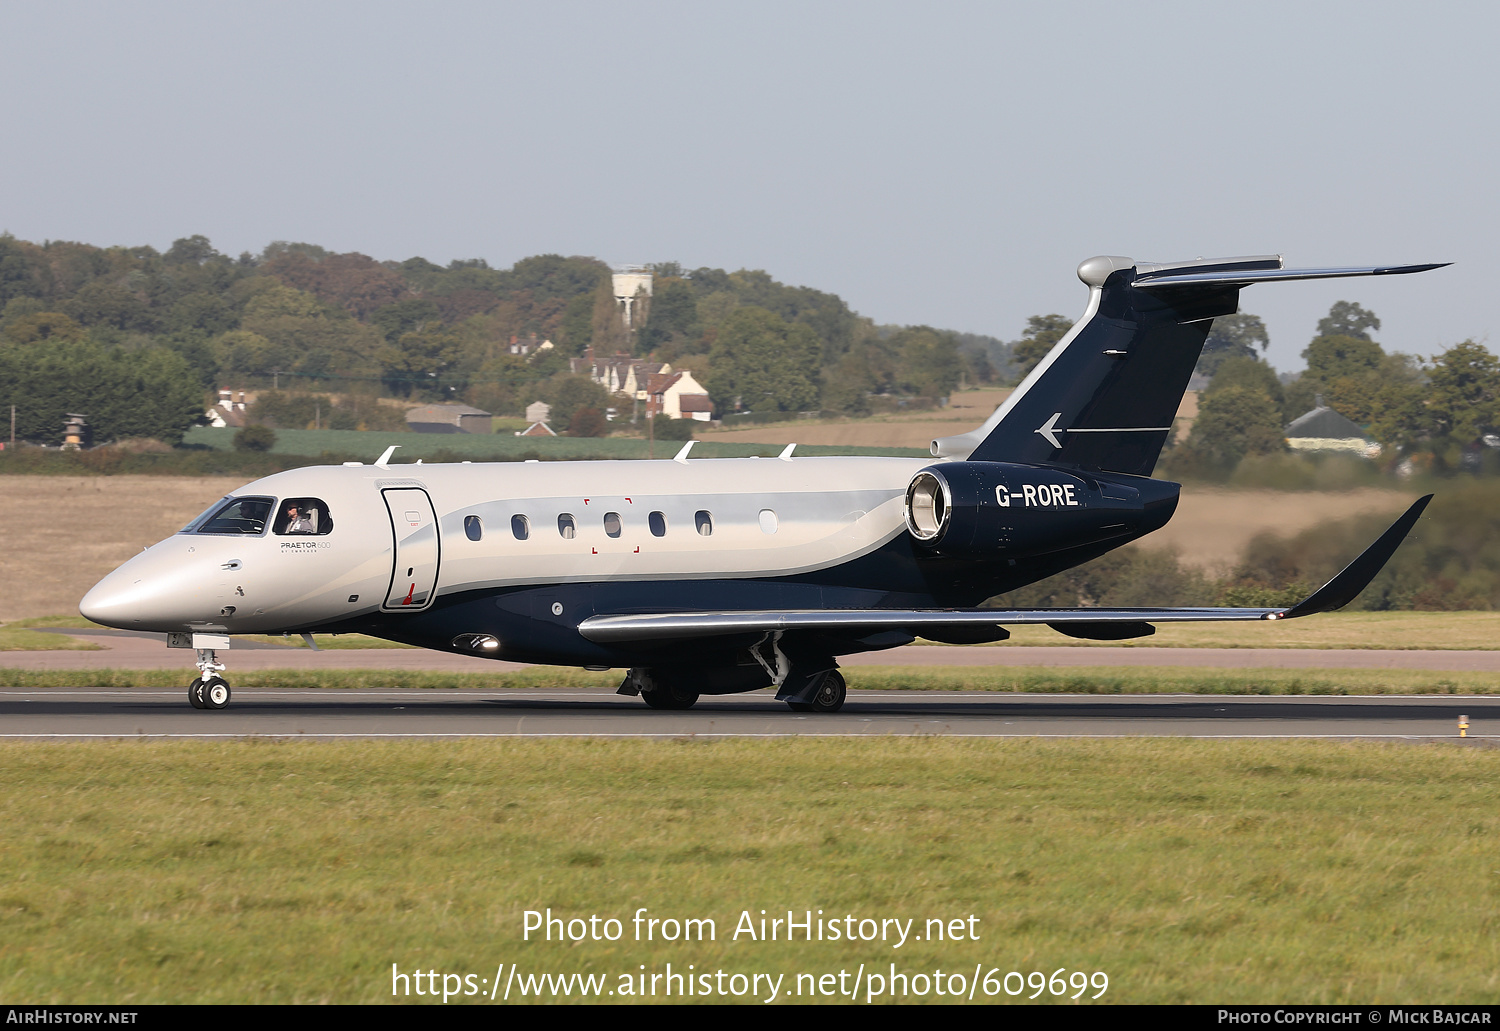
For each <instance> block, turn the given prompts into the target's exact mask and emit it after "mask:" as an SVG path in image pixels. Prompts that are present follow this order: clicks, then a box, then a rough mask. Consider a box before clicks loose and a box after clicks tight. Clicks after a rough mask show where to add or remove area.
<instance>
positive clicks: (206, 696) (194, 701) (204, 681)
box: [188, 648, 229, 709]
mask: <svg viewBox="0 0 1500 1031" xmlns="http://www.w3.org/2000/svg"><path fill="white" fill-rule="evenodd" d="M197 652H198V674H199V675H198V677H197V679H195V680H194V681H193V682H192V683H191V684H189V685H188V704H190V705H192V707H193V708H195V709H222V708H224V707H225V706H226V705H228V704H229V682H228V681H227V680H225V679H224V678H223V677H221V676H219V674H220V673H221V672H223V671H224V669H225V666H224V664H223V663H222V662H220V661H219V658H218V654H217V652H216V651H215V650H214V649H212V648H199V649H197Z"/></svg>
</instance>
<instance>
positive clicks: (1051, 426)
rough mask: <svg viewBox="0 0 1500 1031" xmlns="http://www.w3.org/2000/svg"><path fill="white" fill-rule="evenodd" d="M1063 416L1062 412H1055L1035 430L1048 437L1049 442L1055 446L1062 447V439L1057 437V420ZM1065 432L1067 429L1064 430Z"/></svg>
mask: <svg viewBox="0 0 1500 1031" xmlns="http://www.w3.org/2000/svg"><path fill="white" fill-rule="evenodd" d="M1061 418H1062V412H1054V413H1053V414H1052V418H1050V419H1048V420H1047V421H1046V422H1044V423H1042V424H1041V425H1040V426H1038V427H1037V428H1036V430H1035V431H1034V432H1036V433H1040V434H1041V435H1042V436H1044V437H1046V438H1047V443H1049V444H1051V445H1052V446H1053V447H1062V441H1060V440H1058V439H1057V420H1058V419H1061ZM1063 432H1064V433H1066V432H1067V431H1066V430H1064V431H1063Z"/></svg>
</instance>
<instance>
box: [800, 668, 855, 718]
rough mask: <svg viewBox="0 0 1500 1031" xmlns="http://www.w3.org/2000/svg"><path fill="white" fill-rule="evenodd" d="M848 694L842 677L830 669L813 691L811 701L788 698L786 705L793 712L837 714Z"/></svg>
mask: <svg viewBox="0 0 1500 1031" xmlns="http://www.w3.org/2000/svg"><path fill="white" fill-rule="evenodd" d="M848 694H849V685H847V684H846V683H844V675H843V674H842V673H840V672H839V671H838V670H836V669H831V670H829V671H828V672H827V673H824V674H823V682H822V683H820V684H819V685H818V686H817V687H816V688H814V689H813V692H812V700H811V701H794V700H792V699H790V698H788V699H787V702H786V704H787V707H788V708H789V709H791V710H792V711H793V712H838V711H839V710H840V709H842V708H843V707H844V699H845V698H846V697H847V696H848Z"/></svg>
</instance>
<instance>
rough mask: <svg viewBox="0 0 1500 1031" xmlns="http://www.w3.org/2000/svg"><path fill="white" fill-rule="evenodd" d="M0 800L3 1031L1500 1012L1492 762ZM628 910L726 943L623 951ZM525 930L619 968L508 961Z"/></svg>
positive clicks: (56, 767) (273, 774) (448, 765)
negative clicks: (311, 1021)
mask: <svg viewBox="0 0 1500 1031" xmlns="http://www.w3.org/2000/svg"><path fill="white" fill-rule="evenodd" d="M0 774H3V777H4V779H5V783H6V784H7V785H9V786H11V790H8V791H6V792H4V793H3V794H0V819H3V821H4V826H5V827H6V834H5V835H4V836H3V837H0V871H3V873H0V877H3V882H0V928H3V931H0V991H3V993H4V996H5V997H6V998H7V999H9V1000H11V1001H12V1002H16V1003H22V1002H24V1003H80V1002H97V1003H105V1002H109V1003H124V1004H133V1003H187V1002H194V1003H222V1002H256V1003H292V1002H302V1003H306V1002H334V1003H367V1002H382V1001H389V1000H390V999H391V987H392V978H391V969H392V964H393V963H394V964H398V965H399V966H400V968H401V969H402V970H403V971H407V972H410V971H413V970H415V969H418V968H420V969H422V970H424V971H427V970H435V971H438V972H439V974H440V975H441V974H443V973H452V974H460V975H461V974H466V973H468V974H473V975H474V976H475V978H476V981H477V979H478V978H490V977H493V976H494V971H495V968H496V965H497V964H499V963H505V964H507V969H508V967H509V964H512V963H514V964H517V965H519V967H520V968H521V971H522V973H533V974H537V973H554V974H572V973H597V974H603V975H606V981H605V983H606V984H607V985H608V986H610V987H614V986H616V985H618V984H619V983H620V975H622V974H630V975H635V974H639V973H640V972H641V967H642V966H644V967H645V969H646V972H647V973H661V972H664V968H665V965H666V964H667V963H669V962H670V963H671V964H673V967H674V969H675V970H676V971H678V972H682V971H683V970H684V969H685V968H686V967H687V966H688V965H689V964H692V965H693V966H694V968H695V970H697V971H700V972H701V971H708V972H712V971H716V970H720V969H722V970H725V971H727V972H739V973H744V974H747V975H749V974H755V973H762V974H771V975H775V974H781V975H783V977H784V980H783V982H782V985H783V989H782V990H783V996H782V998H783V1000H786V999H787V996H786V993H788V992H792V991H794V990H795V986H796V975H797V974H799V973H811V974H815V975H823V974H829V973H832V974H837V973H838V972H839V971H841V970H843V971H846V972H847V973H848V975H849V976H850V977H851V978H852V976H853V974H854V972H855V970H856V968H857V967H858V966H859V965H860V964H865V966H866V970H867V971H887V970H888V969H889V965H890V964H891V963H895V964H897V965H898V967H899V968H900V969H901V970H902V971H905V972H907V973H908V974H911V973H917V972H924V973H927V974H929V975H930V974H931V973H932V971H933V970H934V969H935V968H941V969H942V970H943V971H945V972H946V973H948V974H950V975H951V973H953V972H961V973H963V974H965V976H970V975H972V972H973V970H974V968H975V966H976V965H978V966H979V967H980V968H981V969H982V970H989V969H992V968H998V970H999V972H1000V974H1001V975H1002V976H1003V974H1004V973H1005V972H1007V971H1011V970H1017V971H1021V972H1029V971H1033V970H1041V971H1044V972H1046V973H1050V972H1051V971H1053V970H1056V969H1057V968H1059V967H1061V968H1064V969H1065V970H1066V971H1074V970H1082V971H1087V972H1093V971H1104V972H1105V973H1107V974H1108V976H1109V990H1108V992H1107V993H1106V995H1105V996H1104V999H1103V1001H1106V1002H1117V1003H1118V1002H1129V1003H1180V1002H1196V1003H1270V1002H1279V1003H1292V1002H1302V1003H1347V1002H1360V1003H1398V1002H1415V1001H1425V1000H1442V1001H1444V1002H1448V1003H1486V1004H1494V1003H1496V1002H1497V1001H1500V935H1497V933H1496V932H1497V930H1500V922H1497V910H1500V901H1497V900H1500V871H1497V870H1496V869H1495V866H1496V863H1495V860H1494V850H1495V839H1496V835H1497V834H1500V816H1497V813H1500V751H1496V750H1488V749H1477V748H1464V747H1455V746H1396V745H1380V744H1368V743H1355V744H1338V743H1312V742H1281V741H1273V742H1261V741H1254V742H1252V741H1183V740H1150V739H1146V740H1140V739H1125V740H1090V741H1044V740H993V739H988V740H974V739H962V740H959V739H952V738H879V739H847V738H845V739H785V740H776V741H749V740H743V739H737V740H718V741H713V742H705V741H701V740H699V741H604V740H514V739H511V740H497V741H482V742H481V741H444V742H354V743H343V742H341V743H319V742H305V741H304V742H272V741H266V740H258V741H240V742H219V743H208V742H128V741H127V742H107V743H105V742H101V743H90V744H66V745H64V744H39V743H16V744H5V745H3V746H0ZM641 907H645V908H646V909H647V910H648V915H649V916H654V917H658V918H665V917H676V918H678V919H681V918H686V917H695V918H700V919H701V918H710V919H712V920H714V921H715V924H716V929H717V934H716V939H715V940H713V941H704V942H701V943H700V942H693V943H690V944H689V943H681V942H678V943H663V942H661V941H654V942H646V941H640V942H637V941H634V940H632V936H631V933H630V931H629V930H628V928H629V927H630V917H631V915H632V914H634V913H635V912H636V910H637V909H638V908H641ZM548 908H550V909H551V910H552V913H553V915H554V916H559V917H562V918H564V919H567V918H572V917H581V918H584V919H587V918H588V917H589V916H590V915H595V914H597V915H598V916H599V917H600V918H601V919H604V918H609V917H614V918H617V919H620V920H621V921H623V922H624V924H625V928H626V931H625V935H624V937H623V938H622V939H621V940H620V941H617V942H596V941H589V940H585V941H581V942H566V943H559V942H557V941H553V942H551V943H547V942H545V941H538V940H535V936H533V940H532V941H530V942H526V941H523V940H522V921H523V913H524V912H525V911H527V910H536V911H545V910H546V909H548ZM763 909H764V910H766V911H767V915H768V917H772V916H778V915H784V914H785V913H786V911H787V910H792V911H794V912H796V913H798V914H801V913H803V912H805V911H807V910H811V911H812V912H813V913H814V914H816V913H818V911H820V910H821V911H822V913H823V915H824V918H825V919H828V918H838V919H840V920H841V919H842V918H843V917H844V916H845V915H852V916H854V917H855V918H856V920H858V919H861V918H874V919H883V918H898V919H902V920H905V919H913V920H915V921H916V923H915V928H917V929H923V928H925V926H926V925H925V921H926V920H928V919H932V918H940V919H944V920H951V919H955V918H957V919H964V920H966V919H967V918H968V917H969V916H970V915H972V916H974V917H976V918H977V922H976V923H975V924H974V925H973V926H974V927H975V929H976V930H977V933H978V937H979V940H978V941H946V942H939V941H915V940H910V941H908V942H907V943H906V944H905V945H904V946H902V947H901V948H899V949H894V948H892V947H891V944H890V943H889V942H887V943H885V944H882V943H881V942H878V941H875V942H855V943H852V944H851V943H848V942H843V941H840V942H830V941H821V942H819V941H813V942H804V941H795V942H791V943H788V942H786V941H784V940H783V941H776V942H752V941H749V940H747V939H746V938H745V936H743V935H741V937H740V940H739V941H734V940H733V939H732V934H733V930H734V928H735V926H736V923H737V922H738V920H739V919H740V914H741V913H742V912H744V911H748V912H749V913H750V914H751V915H752V917H753V918H754V919H755V920H757V921H758V920H759V916H760V911H761V910H763ZM966 926H967V925H966ZM575 997H576V996H575ZM979 998H983V996H982V994H981V995H980V996H979ZM999 999H1000V1000H1001V1001H1016V1000H1011V999H1009V998H1008V997H1007V996H1005V995H1003V994H1002V995H1000V996H999ZM481 1000H482V997H474V996H470V997H467V998H466V997H464V996H458V997H455V998H454V999H453V1000H452V1001H451V1002H450V1005H452V1004H456V1003H459V1002H478V1001H481ZM1043 1000H1044V1001H1052V1000H1051V999H1050V997H1048V996H1045V995H1044V996H1043ZM402 1001H409V1002H418V1003H432V1002H433V999H432V998H431V996H425V997H423V998H417V997H416V996H415V995H413V996H412V997H410V998H409V999H403V1000H402ZM483 1001H487V1000H483ZM511 1001H512V1002H517V1001H526V1000H521V999H519V998H518V994H517V993H516V992H514V991H513V992H512V998H511ZM606 1001H621V1000H619V999H618V997H616V998H615V999H614V1000H609V999H606ZM656 1001H665V1000H664V999H662V997H661V996H660V995H658V997H657V999H656ZM790 1001H798V1000H797V997H796V996H795V995H794V996H792V998H791V1000H790ZM801 1001H808V1000H807V998H806V996H805V995H804V996H803V997H802V1000H801ZM845 1001H847V1000H845ZM861 1001H862V1000H861ZM906 1001H918V1000H915V999H908V1000H906ZM925 1001H929V1002H932V1001H949V1000H947V999H939V998H938V997H936V996H934V995H931V994H929V995H927V996H926V999H925ZM976 1001H977V1000H976ZM438 1004H439V1005H441V1003H438Z"/></svg>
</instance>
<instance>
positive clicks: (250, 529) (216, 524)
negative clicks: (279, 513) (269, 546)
mask: <svg viewBox="0 0 1500 1031" xmlns="http://www.w3.org/2000/svg"><path fill="white" fill-rule="evenodd" d="M275 507H276V499H275V498H229V499H228V503H227V504H225V505H224V506H223V507H222V508H220V509H219V510H218V511H216V512H215V513H214V514H213V515H212V516H210V517H209V518H208V519H206V520H204V521H203V522H201V523H199V524H198V531H197V532H198V533H223V534H262V533H265V532H266V520H267V519H269V518H270V517H271V509H273V508H275Z"/></svg>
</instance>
